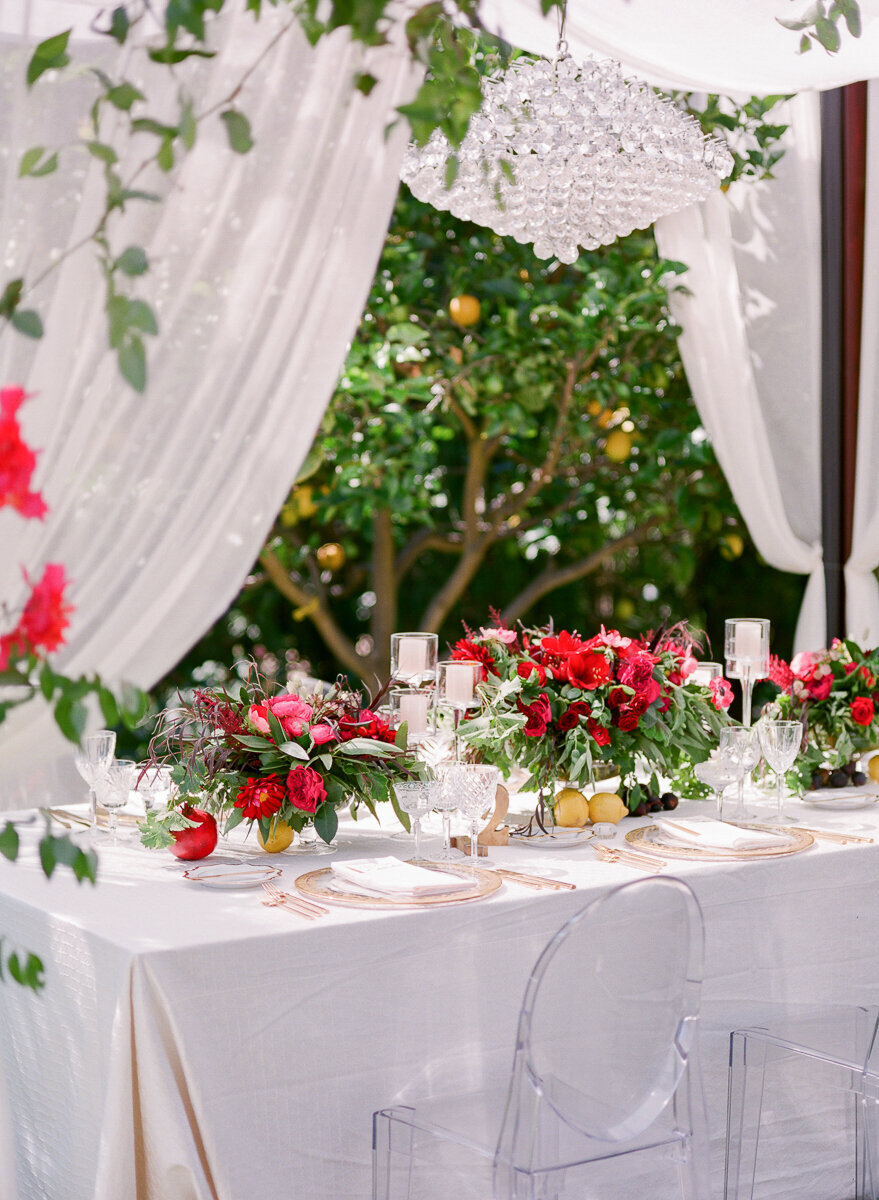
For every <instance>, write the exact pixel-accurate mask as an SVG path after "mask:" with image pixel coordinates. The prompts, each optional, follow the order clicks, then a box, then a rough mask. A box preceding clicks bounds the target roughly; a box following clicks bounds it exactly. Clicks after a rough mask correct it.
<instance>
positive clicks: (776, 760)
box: [757, 720, 803, 825]
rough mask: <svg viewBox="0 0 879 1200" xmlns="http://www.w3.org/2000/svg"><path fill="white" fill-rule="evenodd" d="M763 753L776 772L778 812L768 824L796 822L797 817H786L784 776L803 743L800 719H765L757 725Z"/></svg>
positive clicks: (767, 819) (767, 821)
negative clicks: (784, 810)
mask: <svg viewBox="0 0 879 1200" xmlns="http://www.w3.org/2000/svg"><path fill="white" fill-rule="evenodd" d="M757 729H758V732H759V735H760V746H761V749H762V750H763V755H764V757H765V759H766V761H767V762H768V763H769V765H770V767H772V769H773V771H774V772H775V787H776V792H775V796H776V805H777V808H776V812H775V815H774V816H772V817H767V818H766V824H767V825H781V824H784V823H785V822H793V823H796V817H785V815H784V812H783V808H784V776H785V772H787V771H789V770H790V768H791V767H792V766H793V765H794V763H795V762H796V758H797V755H798V754H799V752H800V747H801V746H802V743H803V726H802V724H801V722H799V721H768V720H763V721H760V723H759V724H758V726H757Z"/></svg>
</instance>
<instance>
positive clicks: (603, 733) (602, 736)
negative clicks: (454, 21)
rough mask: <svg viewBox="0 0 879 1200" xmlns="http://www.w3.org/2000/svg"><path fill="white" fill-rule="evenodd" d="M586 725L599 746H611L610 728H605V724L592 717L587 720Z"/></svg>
mask: <svg viewBox="0 0 879 1200" xmlns="http://www.w3.org/2000/svg"><path fill="white" fill-rule="evenodd" d="M586 727H587V729H588V730H589V732H590V733H591V734H592V736H593V738H594V739H595V741H596V742H597V743H598V745H599V746H609V745H610V730H609V729H605V728H604V726H603V725H599V724H598V722H597V721H593V719H592V718H591V717H590V718H589V720H588V721H587V722H586Z"/></svg>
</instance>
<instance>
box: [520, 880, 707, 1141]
mask: <svg viewBox="0 0 879 1200" xmlns="http://www.w3.org/2000/svg"><path fill="white" fill-rule="evenodd" d="M702 960H703V927H702V914H701V911H700V909H699V905H698V902H697V901H696V898H695V896H694V895H693V892H692V891H691V890H690V888H689V887H688V886H687V885H686V884H685V883H683V882H682V881H681V880H678V879H671V878H655V877H654V878H650V879H643V880H637V881H636V882H634V883H629V884H624V885H623V886H622V887H618V888H615V889H614V890H613V891H611V892H608V893H606V894H605V895H603V896H601V897H600V898H599V899H598V900H594V901H592V903H590V904H588V905H587V906H586V907H585V908H584V909H582V910H581V911H580V912H579V913H577V914H576V915H575V916H573V917H571V918H570V920H569V921H567V922H566V923H565V924H564V925H563V926H562V928H561V929H560V930H559V931H558V933H557V934H556V935H555V937H553V939H552V940H551V941H550V943H549V944H548V945H547V947H546V949H545V950H544V951H543V953H542V954H541V956H540V958H539V959H538V960H537V963H536V964H535V966H534V970H533V971H532V973H531V978H530V980H529V982H528V986H527V988H526V991H525V999H524V1002H523V1005H522V1011H521V1015H520V1018H519V1030H518V1037H517V1044H516V1055H515V1060H514V1065H513V1078H512V1081H511V1086H510V1093H509V1097H508V1101H507V1111H506V1114H505V1117H504V1127H503V1130H502V1133H501V1139H500V1143H499V1147H498V1155H499V1156H502V1157H503V1158H504V1159H505V1160H506V1161H507V1162H511V1161H516V1160H518V1161H521V1160H522V1157H523V1153H525V1150H524V1147H526V1146H527V1145H530V1143H531V1141H532V1140H533V1130H532V1126H533V1125H534V1121H535V1112H536V1110H537V1109H538V1108H539V1107H540V1106H542V1105H548V1106H549V1107H550V1109H551V1110H552V1111H553V1112H554V1113H555V1114H556V1115H557V1117H558V1118H559V1119H560V1120H561V1121H563V1122H565V1123H566V1124H567V1125H568V1126H570V1127H571V1128H572V1129H574V1130H577V1131H578V1132H580V1133H582V1134H585V1135H587V1136H588V1137H591V1138H595V1139H598V1140H601V1141H606V1142H607V1141H609V1142H619V1141H622V1140H624V1139H630V1138H635V1137H637V1136H638V1135H639V1134H641V1133H642V1132H643V1131H644V1130H645V1129H647V1128H648V1127H649V1126H650V1125H651V1124H652V1123H653V1122H654V1121H655V1120H656V1118H657V1117H658V1116H659V1114H660V1113H661V1112H662V1110H663V1108H664V1107H665V1106H666V1105H667V1104H668V1102H669V1100H670V1099H671V1098H672V1096H673V1095H674V1093H675V1090H676V1088H677V1086H678V1084H679V1082H680V1081H681V1078H682V1075H683V1073H684V1070H685V1067H686V1065H687V1059H688V1056H689V1053H690V1050H691V1048H692V1046H693V1040H694V1037H695V1033H696V1029H697V1025H698V1016H699V994H700V989H701V983H702ZM526 1157H527V1155H526Z"/></svg>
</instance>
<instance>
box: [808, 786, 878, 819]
mask: <svg viewBox="0 0 879 1200" xmlns="http://www.w3.org/2000/svg"><path fill="white" fill-rule="evenodd" d="M800 799H801V800H802V802H803V804H809V805H811V806H812V807H813V808H830V809H833V808H835V809H836V810H837V811H839V812H844V811H846V810H847V809H850V808H868V807H869V806H870V805H871V804H875V803H876V801H877V800H879V787H877V786H876V784H875V783H862V784H861V785H860V787H843V788H815V790H814V791H811V792H804V793H803V794H802V796H801V797H800Z"/></svg>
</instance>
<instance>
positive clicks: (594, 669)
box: [567, 650, 613, 691]
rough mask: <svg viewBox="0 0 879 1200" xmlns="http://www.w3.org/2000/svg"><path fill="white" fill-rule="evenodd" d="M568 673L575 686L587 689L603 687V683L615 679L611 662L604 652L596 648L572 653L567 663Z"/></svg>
mask: <svg viewBox="0 0 879 1200" xmlns="http://www.w3.org/2000/svg"><path fill="white" fill-rule="evenodd" d="M567 675H568V681H569V682H570V683H572V684H573V685H574V687H579V688H583V689H584V690H587V691H591V690H592V689H593V688H597V687H601V685H602V684H603V683H610V681H611V679H613V671H612V670H611V668H610V663H609V662H608V661H607V659H606V658H605V657H604V655H603V654H599V653H597V652H596V651H594V650H590V651H586V652H584V653H579V654H572V655H571V657H570V658H569V659H568V663H567Z"/></svg>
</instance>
